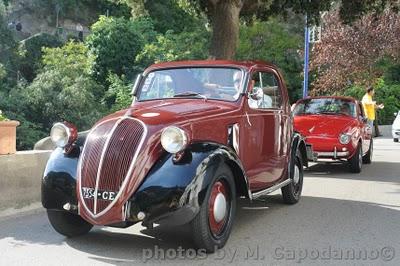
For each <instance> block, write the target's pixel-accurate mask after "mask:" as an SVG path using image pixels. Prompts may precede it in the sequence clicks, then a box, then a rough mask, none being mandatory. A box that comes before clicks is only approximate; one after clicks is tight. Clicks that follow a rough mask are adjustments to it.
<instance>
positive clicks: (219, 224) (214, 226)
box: [208, 181, 230, 236]
mask: <svg viewBox="0 0 400 266" xmlns="http://www.w3.org/2000/svg"><path fill="white" fill-rule="evenodd" d="M227 190H228V188H227V187H226V186H225V184H224V182H223V181H217V182H215V183H214V185H213V187H212V189H211V194H210V199H209V203H208V222H209V225H210V230H211V233H212V234H213V235H214V236H219V235H220V234H221V233H222V231H223V229H224V226H225V224H226V222H227V220H228V216H229V215H228V214H229V208H230V205H229V193H228V192H227Z"/></svg>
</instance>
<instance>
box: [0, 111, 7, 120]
mask: <svg viewBox="0 0 400 266" xmlns="http://www.w3.org/2000/svg"><path fill="white" fill-rule="evenodd" d="M0 121H8V118H7V117H6V116H5V115H3V112H2V111H1V110H0Z"/></svg>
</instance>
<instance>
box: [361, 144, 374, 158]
mask: <svg viewBox="0 0 400 266" xmlns="http://www.w3.org/2000/svg"><path fill="white" fill-rule="evenodd" d="M373 152H374V143H373V140H372V139H371V143H370V144H369V149H368V152H367V153H366V154H365V155H364V156H363V163H365V164H371V162H372V155H373Z"/></svg>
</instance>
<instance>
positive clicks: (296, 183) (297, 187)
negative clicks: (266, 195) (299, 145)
mask: <svg viewBox="0 0 400 266" xmlns="http://www.w3.org/2000/svg"><path fill="white" fill-rule="evenodd" d="M289 178H290V179H291V180H292V182H291V183H290V184H288V185H286V186H284V187H283V188H282V189H281V191H282V197H283V201H284V202H285V203H286V204H295V203H297V202H298V201H299V200H300V196H301V191H302V189H303V161H302V159H301V155H300V153H299V151H297V153H296V158H295V159H294V164H293V165H291V166H290V177H289Z"/></svg>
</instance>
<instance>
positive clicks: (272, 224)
mask: <svg viewBox="0 0 400 266" xmlns="http://www.w3.org/2000/svg"><path fill="white" fill-rule="evenodd" d="M238 206H239V208H238V212H237V215H236V220H235V225H234V228H233V231H232V234H231V237H230V239H229V241H228V243H227V245H226V246H225V248H224V249H223V250H222V252H225V253H223V254H224V257H223V258H221V253H217V254H210V255H207V256H206V257H196V256H195V257H193V256H192V255H190V256H189V255H188V253H186V256H184V257H177V255H176V256H175V257H174V256H172V257H171V256H170V257H168V254H170V255H171V254H172V255H174V254H176V252H177V250H178V249H183V250H186V251H187V250H190V249H194V246H193V243H192V241H191V231H190V228H188V227H187V226H185V227H179V228H170V229H169V230H165V229H157V228H156V229H153V230H142V231H141V235H138V234H132V233H131V232H129V229H128V231H126V232H125V233H124V231H119V230H118V232H110V230H109V229H97V230H95V231H93V232H91V233H89V234H88V235H86V236H84V237H80V238H75V239H65V241H66V243H67V244H68V245H69V246H70V247H72V248H74V249H76V250H79V251H82V252H85V253H88V256H89V258H90V259H92V260H94V261H98V262H103V263H107V264H111V265H132V264H136V263H138V264H139V263H143V262H146V264H147V265H152V264H155V265H159V264H160V263H170V264H173V265H178V264H179V265H187V264H200V265H208V264H213V265H220V264H221V263H222V264H229V262H234V263H236V264H247V263H249V261H248V260H246V258H245V253H246V252H248V251H249V250H250V251H254V250H256V249H259V250H260V251H261V252H262V254H264V255H265V256H264V258H263V260H262V261H257V260H255V261H253V263H256V264H259V263H260V262H262V264H264V265H265V263H267V262H268V263H267V264H271V263H275V264H276V263H279V264H288V265H290V264H293V261H290V260H289V261H279V260H276V259H275V260H274V253H275V252H276V249H277V248H279V247H284V248H287V249H289V250H290V249H293V250H294V249H299V248H302V249H307V248H320V247H321V248H322V247H328V246H333V247H337V248H360V249H379V248H383V247H385V246H391V247H394V248H395V249H396V250H398V251H400V245H399V242H398V239H399V238H400V223H398V221H400V211H399V210H395V209H392V208H393V207H397V208H399V209H400V206H384V205H377V204H373V203H367V202H357V201H349V200H338V199H329V198H318V197H303V198H302V199H301V202H300V203H298V204H296V205H291V206H288V205H284V204H283V203H282V200H281V196H280V195H274V196H269V197H266V198H264V201H256V202H254V203H253V204H250V203H249V201H248V200H244V199H241V200H240V201H239V204H238ZM355 243H356V245H355ZM168 252H170V253H168ZM171 252H172V253H171ZM233 252H234V253H235V254H236V255H235V257H234V258H233V257H232V256H231V257H230V256H228V254H233ZM162 254H164V257H163V256H162ZM190 254H192V253H190ZM145 256H147V257H145ZM150 256H151V257H150ZM233 259H234V261H233ZM395 259H397V261H396V264H393V265H398V264H399V260H398V259H399V258H395ZM334 262H335V261H334ZM393 262H395V260H393Z"/></svg>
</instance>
